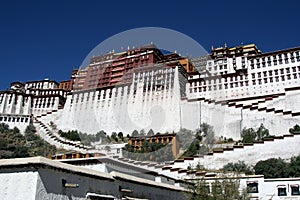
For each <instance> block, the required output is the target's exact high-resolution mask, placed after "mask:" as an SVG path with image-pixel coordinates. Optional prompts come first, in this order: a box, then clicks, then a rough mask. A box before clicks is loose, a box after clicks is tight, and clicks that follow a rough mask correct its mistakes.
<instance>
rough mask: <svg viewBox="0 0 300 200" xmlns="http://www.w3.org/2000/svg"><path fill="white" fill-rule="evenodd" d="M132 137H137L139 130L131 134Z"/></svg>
mask: <svg viewBox="0 0 300 200" xmlns="http://www.w3.org/2000/svg"><path fill="white" fill-rule="evenodd" d="M131 136H132V137H137V136H139V132H138V131H137V130H134V131H133V132H132V134H131Z"/></svg>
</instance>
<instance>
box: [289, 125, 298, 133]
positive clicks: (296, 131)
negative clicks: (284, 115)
mask: <svg viewBox="0 0 300 200" xmlns="http://www.w3.org/2000/svg"><path fill="white" fill-rule="evenodd" d="M289 132H290V133H292V134H293V133H299V132H300V126H299V125H298V124H296V125H295V126H294V127H293V128H290V129H289Z"/></svg>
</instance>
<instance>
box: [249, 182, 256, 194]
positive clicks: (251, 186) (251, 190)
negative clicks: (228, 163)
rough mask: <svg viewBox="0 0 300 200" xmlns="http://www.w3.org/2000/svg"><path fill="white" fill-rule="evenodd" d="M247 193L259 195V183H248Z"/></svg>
mask: <svg viewBox="0 0 300 200" xmlns="http://www.w3.org/2000/svg"><path fill="white" fill-rule="evenodd" d="M247 192H248V193H258V183H257V182H250V183H247Z"/></svg>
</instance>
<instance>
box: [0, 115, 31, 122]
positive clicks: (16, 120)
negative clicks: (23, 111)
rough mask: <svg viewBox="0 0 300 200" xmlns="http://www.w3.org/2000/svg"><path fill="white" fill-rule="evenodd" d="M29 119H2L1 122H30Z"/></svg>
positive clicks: (0, 118)
mask: <svg viewBox="0 0 300 200" xmlns="http://www.w3.org/2000/svg"><path fill="white" fill-rule="evenodd" d="M28 121H29V118H28V117H2V116H1V117H0V122H28Z"/></svg>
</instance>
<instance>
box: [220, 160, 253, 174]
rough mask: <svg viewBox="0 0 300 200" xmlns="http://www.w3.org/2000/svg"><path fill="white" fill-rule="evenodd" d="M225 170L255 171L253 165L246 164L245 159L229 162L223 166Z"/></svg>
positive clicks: (251, 172)
mask: <svg viewBox="0 0 300 200" xmlns="http://www.w3.org/2000/svg"><path fill="white" fill-rule="evenodd" d="M223 170H224V171H225V172H236V173H241V172H244V173H245V174H253V171H252V169H251V167H249V166H248V165H246V164H245V162H244V161H238V162H236V163H232V162H230V163H227V164H226V165H224V166H223Z"/></svg>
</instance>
